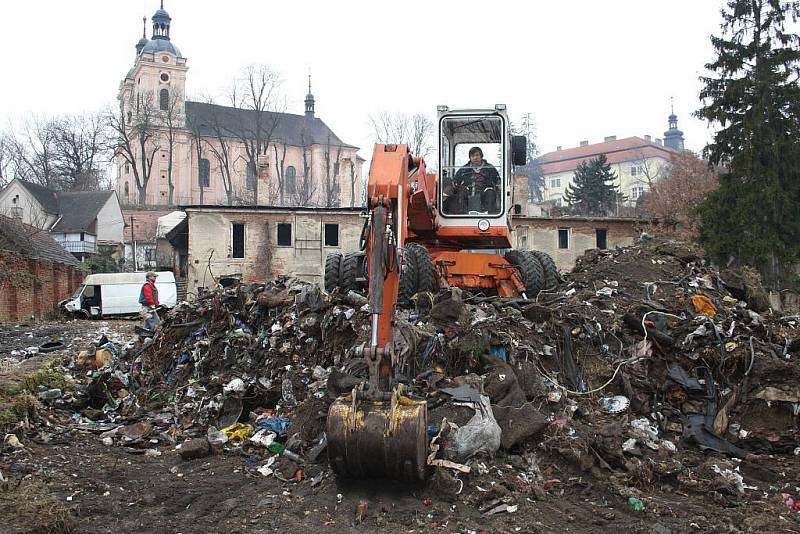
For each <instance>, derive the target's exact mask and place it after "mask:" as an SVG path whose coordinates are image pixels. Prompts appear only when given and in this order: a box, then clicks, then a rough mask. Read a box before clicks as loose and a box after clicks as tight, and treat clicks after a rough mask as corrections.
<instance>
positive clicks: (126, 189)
mask: <svg viewBox="0 0 800 534" xmlns="http://www.w3.org/2000/svg"><path fill="white" fill-rule="evenodd" d="M129 194H130V186H129V185H128V182H125V196H126V197H127V196H128V195H129Z"/></svg>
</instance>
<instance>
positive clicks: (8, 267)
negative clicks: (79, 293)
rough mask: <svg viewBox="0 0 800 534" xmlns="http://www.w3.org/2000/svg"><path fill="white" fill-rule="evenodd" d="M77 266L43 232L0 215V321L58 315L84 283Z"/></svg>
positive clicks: (67, 254)
mask: <svg viewBox="0 0 800 534" xmlns="http://www.w3.org/2000/svg"><path fill="white" fill-rule="evenodd" d="M78 265H79V263H78V260H77V259H75V257H74V256H73V255H72V254H70V253H68V252H67V251H66V250H64V248H63V247H62V246H61V245H59V244H58V243H57V242H56V241H55V240H54V239H53V238H52V237H50V235H48V233H47V232H46V231H43V230H41V229H39V228H36V227H34V226H31V225H27V224H24V223H22V222H20V221H19V220H17V219H13V218H9V217H5V216H2V215H0V321H28V320H30V319H32V318H36V319H43V318H47V317H51V316H53V315H55V314H57V313H58V303H59V302H60V301H62V300H64V299H65V298H67V297H69V296H70V295H71V294H72V293H73V292H74V291H75V289H76V288H77V287H78V286H79V285H80V283H81V280H83V273H81V271H79V270H78V268H77V267H78Z"/></svg>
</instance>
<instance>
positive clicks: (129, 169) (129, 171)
mask: <svg viewBox="0 0 800 534" xmlns="http://www.w3.org/2000/svg"><path fill="white" fill-rule="evenodd" d="M130 173H131V164H130V163H126V164H125V174H130Z"/></svg>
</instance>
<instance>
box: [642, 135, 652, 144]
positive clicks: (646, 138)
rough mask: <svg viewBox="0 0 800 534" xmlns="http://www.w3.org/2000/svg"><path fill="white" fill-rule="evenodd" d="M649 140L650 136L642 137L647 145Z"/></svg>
mask: <svg viewBox="0 0 800 534" xmlns="http://www.w3.org/2000/svg"><path fill="white" fill-rule="evenodd" d="M650 139H651V138H650V136H649V135H645V136H644V140H645V141H647V142H648V143H649V142H650Z"/></svg>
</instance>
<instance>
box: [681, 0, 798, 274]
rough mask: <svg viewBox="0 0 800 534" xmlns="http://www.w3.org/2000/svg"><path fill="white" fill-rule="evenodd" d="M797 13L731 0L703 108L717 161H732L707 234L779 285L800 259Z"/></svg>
mask: <svg viewBox="0 0 800 534" xmlns="http://www.w3.org/2000/svg"><path fill="white" fill-rule="evenodd" d="M797 16H798V2H796V1H794V0H792V1H786V0H729V1H728V3H727V6H726V8H725V9H723V10H722V18H723V24H722V35H721V36H719V37H717V36H712V38H711V43H712V45H713V47H714V50H715V53H716V58H715V59H714V61H712V62H711V63H709V64H707V65H706V69H707V70H708V71H710V72H711V75H710V76H707V77H702V78H701V81H702V82H703V83H704V84H705V87H704V89H703V90H702V91H701V93H700V97H701V99H702V100H703V107H702V108H701V109H699V110H698V111H697V112H696V115H697V116H698V117H700V118H703V119H706V120H707V121H708V122H709V124H710V125H711V126H714V127H716V128H718V130H717V132H716V134H715V135H714V140H713V142H712V143H711V144H709V146H708V147H706V155H707V157H708V158H709V161H710V162H711V163H712V164H714V165H722V166H723V167H724V168H727V172H725V173H724V174H723V175H722V176H721V177H720V188H719V190H718V191H717V192H715V193H712V194H710V195H709V196H708V198H707V199H706V201H705V202H704V203H702V204H701V205H700V206H699V208H698V215H699V216H700V239H701V242H702V243H703V245H704V246H705V248H706V250H707V251H708V252H709V254H710V255H711V256H712V257H713V258H714V259H716V260H717V261H719V262H724V263H727V262H729V261H731V260H735V261H738V262H741V263H748V264H752V265H755V266H757V267H759V268H760V269H761V271H762V274H763V275H764V277H765V281H766V282H767V284H768V285H770V286H772V287H779V286H781V285H782V283H783V282H784V281H785V278H786V275H785V274H784V272H788V269H787V267H788V266H789V265H791V264H792V263H795V262H797V261H798V259H800V142H799V141H798V140H800V86H799V85H798V62H799V61H800V47H799V46H798V45H800V38H799V37H798V35H797V34H792V33H790V32H788V31H787V30H786V23H787V22H789V21H795V20H796V18H797ZM782 266H783V267H782Z"/></svg>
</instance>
